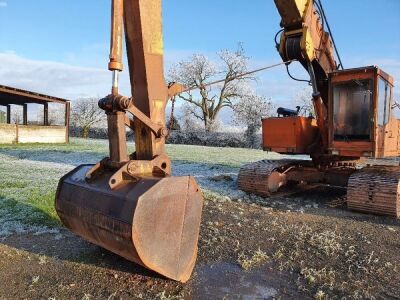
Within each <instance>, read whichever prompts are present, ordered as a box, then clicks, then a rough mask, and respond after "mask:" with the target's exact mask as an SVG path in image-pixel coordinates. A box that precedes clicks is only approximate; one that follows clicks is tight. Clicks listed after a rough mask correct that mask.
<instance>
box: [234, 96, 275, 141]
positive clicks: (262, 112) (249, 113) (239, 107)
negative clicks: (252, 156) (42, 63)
mask: <svg viewBox="0 0 400 300" xmlns="http://www.w3.org/2000/svg"><path fill="white" fill-rule="evenodd" d="M274 109H275V106H274V104H273V103H272V101H271V99H266V98H265V97H263V96H258V95H255V94H250V95H249V96H247V97H245V98H243V99H242V100H241V101H240V102H238V103H237V104H235V106H234V116H233V122H234V123H235V124H242V125H245V126H246V131H245V136H246V140H247V144H248V145H249V146H250V147H255V146H257V145H256V140H257V133H258V131H259V130H260V128H261V118H262V117H269V116H271V115H272V114H273V111H274Z"/></svg>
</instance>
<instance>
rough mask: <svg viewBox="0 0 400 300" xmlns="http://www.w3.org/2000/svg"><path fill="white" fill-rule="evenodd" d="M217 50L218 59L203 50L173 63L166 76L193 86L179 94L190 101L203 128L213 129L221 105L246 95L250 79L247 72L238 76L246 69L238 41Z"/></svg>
mask: <svg viewBox="0 0 400 300" xmlns="http://www.w3.org/2000/svg"><path fill="white" fill-rule="evenodd" d="M217 54H218V57H219V60H220V63H219V64H215V63H213V62H211V61H210V60H209V59H208V58H207V57H206V56H204V55H202V54H195V55H193V56H192V57H191V59H189V60H185V61H181V62H179V63H178V64H176V65H174V66H173V67H172V68H171V69H170V71H169V74H168V77H169V78H168V79H169V80H170V81H172V82H178V83H180V84H182V85H184V86H185V87H186V88H196V90H197V91H198V92H197V91H195V92H186V93H183V94H181V95H179V98H180V99H182V100H184V101H186V102H187V103H189V104H191V105H190V106H189V110H188V112H189V113H190V114H192V115H193V116H194V117H196V118H197V119H199V120H201V121H202V123H203V124H204V128H205V130H206V131H212V130H215V126H216V121H217V118H218V114H219V112H220V111H221V109H223V108H224V107H227V108H231V109H232V108H233V106H234V105H235V103H236V102H237V101H239V100H240V99H242V98H243V97H244V96H245V92H244V91H245V89H244V86H246V85H247V83H248V82H249V81H250V80H251V79H253V78H252V77H251V76H250V75H247V76H241V77H239V78H238V77H237V76H238V75H240V74H243V73H245V72H246V71H247V65H248V58H247V57H246V56H245V52H244V49H243V47H242V46H241V45H239V46H238V49H237V50H236V51H235V52H232V51H228V50H224V51H220V52H219V53H217ZM220 78H223V79H224V81H223V82H222V83H221V84H219V85H215V86H212V87H210V86H206V84H207V83H209V82H210V81H213V80H215V79H220Z"/></svg>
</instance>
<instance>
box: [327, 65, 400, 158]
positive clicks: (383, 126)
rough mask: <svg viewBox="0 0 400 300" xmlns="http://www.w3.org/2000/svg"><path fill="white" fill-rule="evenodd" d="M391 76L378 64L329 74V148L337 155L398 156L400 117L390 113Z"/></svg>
mask: <svg viewBox="0 0 400 300" xmlns="http://www.w3.org/2000/svg"><path fill="white" fill-rule="evenodd" d="M392 89H393V78H392V77H391V76H389V75H388V74H386V73H385V72H383V71H382V70H380V69H379V68H377V67H374V66H371V67H364V68H357V69H347V70H341V71H334V72H332V73H330V74H329V91H330V92H329V109H328V111H329V112H330V114H329V115H328V119H329V120H328V122H329V126H328V127H329V128H330V132H329V152H330V154H332V155H337V156H353V157H373V158H381V157H388V156H397V155H398V149H400V148H399V145H400V140H399V134H398V133H399V130H400V127H399V126H400V121H399V120H396V119H395V118H394V117H393V116H392V111H391V110H392Z"/></svg>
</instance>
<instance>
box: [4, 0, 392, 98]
mask: <svg viewBox="0 0 400 300" xmlns="http://www.w3.org/2000/svg"><path fill="white" fill-rule="evenodd" d="M110 3H111V0H63V1H62V0H56V1H55V0H0V66H1V67H0V84H4V85H10V86H14V87H18V88H23V89H28V90H33V91H37V92H42V93H46V94H50V95H55V96H59V97H64V98H67V99H71V100H74V99H77V98H79V97H90V96H95V97H97V96H103V95H106V94H107V93H108V92H109V90H110V82H111V79H110V78H111V75H110V74H109V72H108V71H107V63H108V51H109V34H110V33H109V31H110V14H111V12H110V7H111V4H110ZM322 3H323V5H324V8H325V12H326V14H327V17H328V21H329V23H330V26H331V28H332V31H333V35H334V38H335V41H336V44H337V46H338V48H339V52H340V55H341V57H342V60H343V65H344V67H345V68H349V67H358V66H363V65H378V66H380V67H381V68H383V69H384V70H385V71H386V72H388V73H390V74H391V75H392V76H394V78H395V79H396V85H399V82H400V81H399V80H400V32H399V28H400V1H399V0H379V1H376V0H351V1H348V0H322ZM162 4H163V26H164V27H163V30H164V53H165V69H166V70H168V69H169V68H170V67H171V65H173V64H174V63H176V62H178V61H180V60H182V59H187V58H188V57H190V55H192V54H193V53H203V54H205V55H207V56H209V57H210V58H211V59H214V58H215V53H216V52H217V51H219V50H222V49H228V50H234V49H235V48H236V46H237V43H239V42H241V43H243V45H244V48H245V50H246V54H247V55H248V56H249V57H250V65H251V67H253V68H258V67H263V66H266V65H270V64H274V63H277V62H281V58H280V56H279V55H278V53H277V51H276V49H275V44H274V42H273V38H274V36H275V33H276V32H277V31H278V30H279V29H280V27H279V22H280V16H279V14H278V11H277V9H276V7H275V4H274V1H273V0H247V1H245V0H202V1H188V0H163V1H162ZM293 73H294V74H295V75H296V76H297V77H307V74H306V73H305V72H304V71H303V70H302V68H301V67H296V66H294V67H293ZM121 76H122V78H121V92H122V93H124V94H129V91H130V87H129V83H128V74H127V72H124V73H123V74H122V75H121ZM259 77H260V78H259V80H258V81H257V83H255V88H256V90H257V91H258V92H259V93H260V94H263V95H265V96H266V97H268V98H272V99H273V101H274V102H276V103H277V105H281V104H286V105H289V104H290V103H291V101H292V100H293V99H294V98H295V97H296V95H297V94H298V93H299V92H301V90H302V89H304V88H305V87H306V84H304V83H297V82H294V81H292V80H291V79H289V78H288V76H287V74H286V71H285V69H284V67H283V66H282V67H278V68H276V69H273V70H272V71H267V72H265V73H262V74H259ZM396 97H397V99H399V100H400V97H399V88H397V89H396Z"/></svg>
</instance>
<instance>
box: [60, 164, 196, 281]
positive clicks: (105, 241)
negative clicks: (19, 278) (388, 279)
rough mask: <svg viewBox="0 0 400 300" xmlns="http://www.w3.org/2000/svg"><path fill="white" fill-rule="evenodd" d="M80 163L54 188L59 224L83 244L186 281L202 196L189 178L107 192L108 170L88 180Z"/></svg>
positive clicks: (146, 179) (150, 181) (192, 259)
mask: <svg viewBox="0 0 400 300" xmlns="http://www.w3.org/2000/svg"><path fill="white" fill-rule="evenodd" d="M91 167H92V165H81V166H79V167H77V168H76V169H74V170H73V171H71V172H70V173H68V174H67V175H65V176H64V177H63V178H62V179H61V181H60V183H59V186H58V190H57V196H56V210H57V213H58V215H59V216H60V219H61V221H62V222H63V224H64V225H65V226H66V227H67V228H69V229H70V230H71V231H73V232H74V233H76V234H78V235H80V236H81V237H83V238H84V239H86V240H87V241H89V242H91V243H94V244H96V245H99V246H101V247H103V248H105V249H107V250H109V251H111V252H114V253H116V254H118V255H120V256H122V257H124V258H126V259H128V260H130V261H133V262H135V263H138V264H140V265H142V266H144V267H146V268H148V269H151V270H153V271H155V272H157V273H160V274H162V275H164V276H166V277H168V278H171V279H174V280H177V281H181V282H185V281H187V280H188V279H189V277H190V275H191V273H192V270H193V267H194V264H195V260H196V256H197V240H198V236H199V228H200V220H201V210H202V205H203V197H202V194H201V191H200V190H199V187H198V186H197V184H196V181H195V180H194V178H193V177H190V176H184V177H165V178H157V177H143V178H140V179H139V180H138V181H136V182H132V181H126V182H125V183H124V184H122V185H120V186H119V187H118V188H116V189H114V190H111V188H110V187H109V185H108V182H109V179H110V178H111V176H112V175H113V173H112V172H104V173H103V174H102V175H101V176H99V177H98V178H96V179H94V180H92V181H90V182H88V181H87V180H85V174H86V173H87V172H88V171H89V170H90V168H91Z"/></svg>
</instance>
